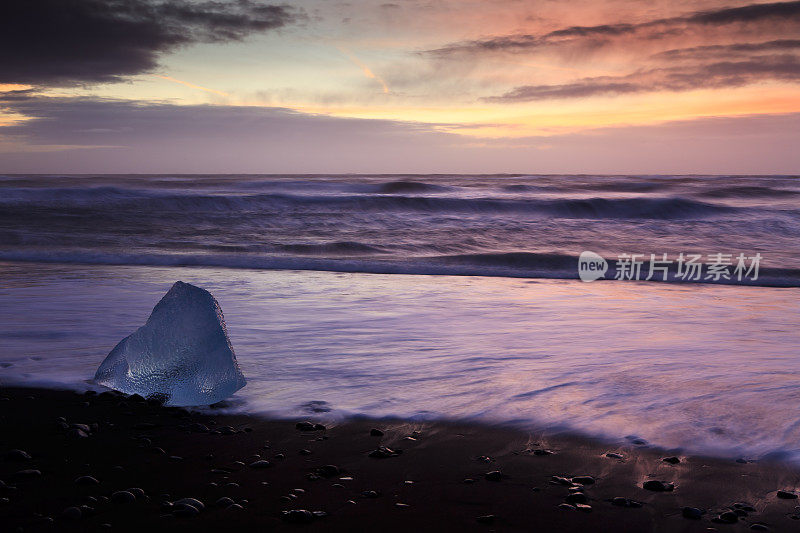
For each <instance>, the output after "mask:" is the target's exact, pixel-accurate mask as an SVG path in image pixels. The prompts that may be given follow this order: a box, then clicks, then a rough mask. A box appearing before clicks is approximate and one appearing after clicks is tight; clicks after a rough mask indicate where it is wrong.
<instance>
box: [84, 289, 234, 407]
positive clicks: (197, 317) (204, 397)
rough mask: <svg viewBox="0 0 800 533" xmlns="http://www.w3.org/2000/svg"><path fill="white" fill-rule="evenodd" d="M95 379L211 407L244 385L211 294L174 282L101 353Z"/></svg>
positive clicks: (171, 401)
mask: <svg viewBox="0 0 800 533" xmlns="http://www.w3.org/2000/svg"><path fill="white" fill-rule="evenodd" d="M94 381H95V383H98V384H100V385H104V386H106V387H109V388H111V389H116V390H118V391H121V392H124V393H127V394H139V395H141V396H144V397H145V398H148V399H151V398H152V399H157V400H159V401H161V402H163V403H164V404H165V405H180V406H192V405H210V404H213V403H216V402H219V401H221V400H224V399H225V398H227V397H228V396H230V395H232V394H233V393H234V392H236V391H237V390H239V389H241V388H242V387H244V386H245V384H246V381H245V379H244V376H243V375H242V372H241V370H239V364H238V363H237V362H236V355H235V354H234V353H233V346H231V341H230V339H229V338H228V331H227V329H226V327H225V319H224V318H223V316H222V309H221V308H220V306H219V303H218V302H217V300H216V299H215V298H214V297H213V296H212V295H211V293H210V292H208V291H206V290H204V289H201V288H199V287H195V286H194V285H190V284H188V283H183V282H182V281H178V282H176V283H175V284H174V285H173V286H172V288H171V289H170V290H169V292H167V294H165V295H164V297H163V298H161V300H160V301H159V302H158V303H157V304H156V306H155V307H154V308H153V312H152V313H151V314H150V318H148V319H147V323H146V324H145V325H144V326H142V327H140V328H139V329H137V330H136V331H135V332H134V333H132V334H131V335H129V336H128V337H125V338H124V339H122V340H121V341H120V342H119V344H117V345H116V346H115V347H114V349H113V350H111V352H110V353H109V354H108V356H106V358H105V359H104V360H103V362H102V363H101V364H100V367H99V368H98V369H97V372H96V373H95V376H94Z"/></svg>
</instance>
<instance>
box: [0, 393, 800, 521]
mask: <svg viewBox="0 0 800 533" xmlns="http://www.w3.org/2000/svg"><path fill="white" fill-rule="evenodd" d="M0 397H1V400H0V424H2V427H3V431H2V432H1V435H2V436H1V437H0V446H1V447H2V448H1V449H0V452H1V453H2V455H3V458H4V460H2V461H0V479H2V483H0V492H2V494H0V498H2V499H1V500H0V502H2V503H0V524H1V525H2V528H0V529H2V530H3V531H44V530H66V531H95V530H106V529H110V530H113V531H156V530H158V531H161V530H170V531H182V530H192V531H214V530H222V529H232V530H245V529H246V530H315V531H368V530H373V529H375V528H378V527H379V528H380V529H381V530H384V531H409V530H417V531H615V532H616V531H632V532H633V531H708V530H718V531H742V530H746V529H752V530H770V531H796V530H797V528H798V527H800V507H798V500H797V499H796V496H795V497H794V498H792V496H794V494H793V493H791V492H790V493H786V494H781V496H783V497H779V495H778V493H777V491H778V490H786V491H791V490H793V489H795V488H796V487H797V486H798V485H800V471H798V470H797V469H790V468H788V467H787V466H785V465H782V464H779V463H769V462H764V461H760V462H740V461H734V460H723V459H712V458H703V457H686V456H682V455H680V454H675V453H668V452H665V451H663V450H658V449H654V448H651V447H649V446H648V445H647V444H646V443H641V442H639V441H635V439H631V440H630V444H629V445H628V446H625V447H622V448H614V447H608V446H606V445H604V444H603V443H599V442H595V441H591V440H587V439H580V438H575V437H569V436H555V437H548V436H546V435H543V434H542V433H526V432H521V431H517V430H512V429H508V428H502V427H491V426H481V425H471V424H460V423H444V422H441V423H414V422H406V421H402V420H390V421H387V420H383V421H375V420H371V421H370V420H356V421H349V422H346V423H340V424H337V425H329V427H326V428H325V429H322V427H321V426H319V425H318V426H316V428H315V427H314V424H318V423H319V421H317V420H314V419H311V420H309V421H308V422H310V424H303V422H305V421H302V420H294V421H292V420H265V419H261V418H257V417H252V416H241V415H237V416H230V415H219V416H216V415H214V414H213V411H212V412H211V413H210V414H209V413H206V414H200V413H195V412H190V411H187V410H184V409H180V408H169V407H162V406H159V405H154V404H151V403H148V402H146V401H144V400H143V399H141V398H138V397H128V398H125V397H124V396H122V395H117V394H116V393H104V394H100V395H93V394H86V395H82V394H76V393H74V392H69V391H57V390H45V389H25V388H5V389H3V390H2V391H0ZM373 430H379V431H373ZM378 433H382V435H379V434H378ZM381 447H383V448H381ZM17 450H18V451H17ZM376 450H377V451H376ZM607 454H618V455H611V456H609V455H607ZM673 456H674V458H672V457H673ZM664 459H669V460H667V461H665V460H664ZM648 481H649V482H654V481H655V482H664V484H660V483H648V484H647V486H648V487H650V488H661V489H669V488H670V485H669V484H672V486H673V487H674V489H673V490H662V491H654V490H648V489H645V488H643V484H644V483H646V482H648ZM184 498H194V499H195V500H197V501H199V502H202V505H201V504H200V503H197V502H196V501H193V500H184V501H183V502H181V500H182V499H184ZM200 507H202V509H200ZM687 507H690V508H695V509H684V508H687ZM287 512H288V513H287Z"/></svg>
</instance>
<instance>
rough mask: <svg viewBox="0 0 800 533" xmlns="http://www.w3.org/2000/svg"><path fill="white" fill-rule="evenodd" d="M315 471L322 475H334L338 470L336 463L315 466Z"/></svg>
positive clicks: (336, 474)
mask: <svg viewBox="0 0 800 533" xmlns="http://www.w3.org/2000/svg"><path fill="white" fill-rule="evenodd" d="M316 472H317V474H319V475H320V476H322V477H334V476H338V475H339V473H340V470H339V467H338V466H336V465H324V466H321V467H319V468H317V470H316Z"/></svg>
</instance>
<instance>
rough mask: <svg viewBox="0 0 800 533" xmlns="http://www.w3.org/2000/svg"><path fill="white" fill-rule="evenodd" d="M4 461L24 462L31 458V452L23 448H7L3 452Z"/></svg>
mask: <svg viewBox="0 0 800 533" xmlns="http://www.w3.org/2000/svg"><path fill="white" fill-rule="evenodd" d="M5 460H6V461H16V462H24V461H30V460H31V454H29V453H28V452H26V451H24V450H9V451H8V452H6V454H5Z"/></svg>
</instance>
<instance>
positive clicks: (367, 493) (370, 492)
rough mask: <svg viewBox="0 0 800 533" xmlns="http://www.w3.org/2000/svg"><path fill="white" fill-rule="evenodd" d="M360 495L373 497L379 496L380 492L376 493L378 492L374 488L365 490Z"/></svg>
mask: <svg viewBox="0 0 800 533" xmlns="http://www.w3.org/2000/svg"><path fill="white" fill-rule="evenodd" d="M361 496H363V497H364V498H370V499H373V498H377V497H378V496H380V494H378V492H377V491H374V490H365V491H363V492H362V493H361Z"/></svg>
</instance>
